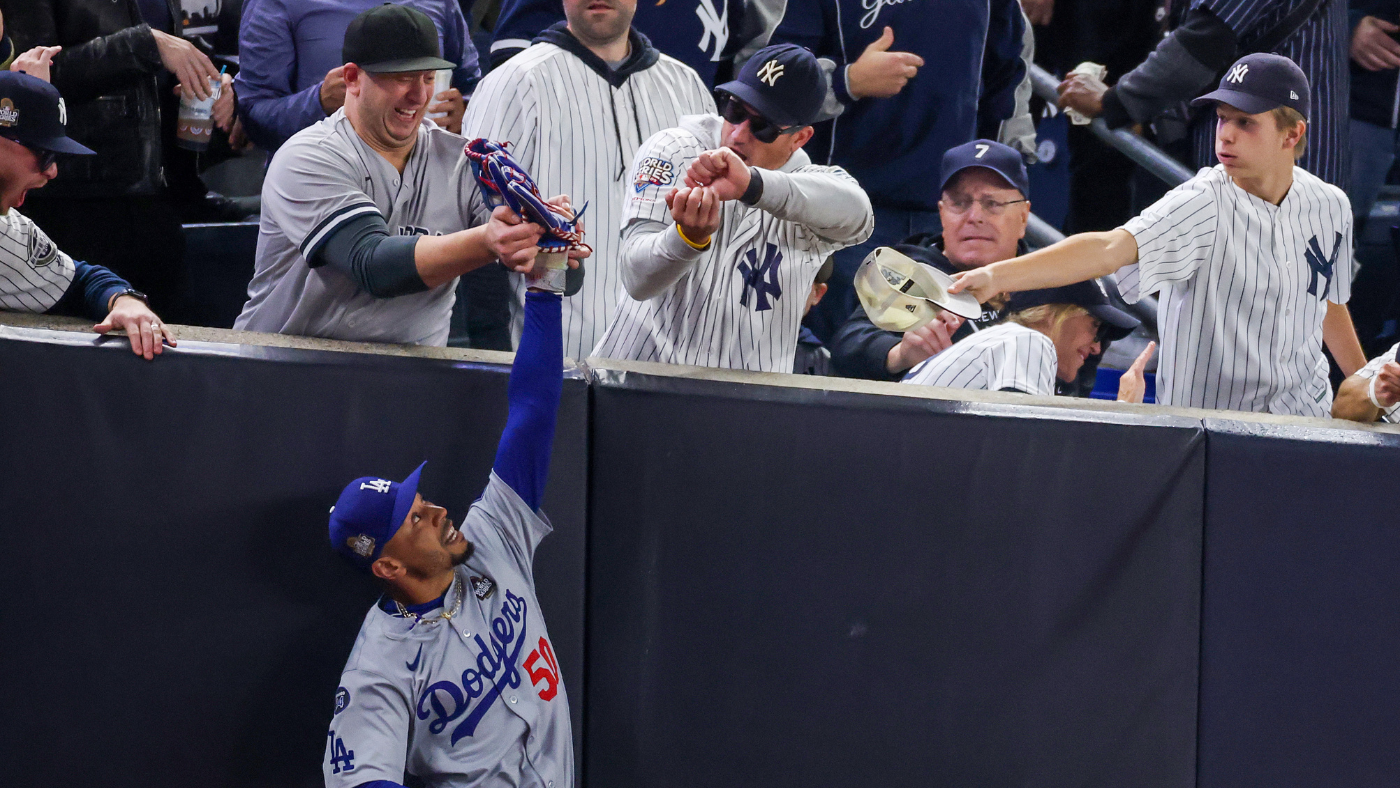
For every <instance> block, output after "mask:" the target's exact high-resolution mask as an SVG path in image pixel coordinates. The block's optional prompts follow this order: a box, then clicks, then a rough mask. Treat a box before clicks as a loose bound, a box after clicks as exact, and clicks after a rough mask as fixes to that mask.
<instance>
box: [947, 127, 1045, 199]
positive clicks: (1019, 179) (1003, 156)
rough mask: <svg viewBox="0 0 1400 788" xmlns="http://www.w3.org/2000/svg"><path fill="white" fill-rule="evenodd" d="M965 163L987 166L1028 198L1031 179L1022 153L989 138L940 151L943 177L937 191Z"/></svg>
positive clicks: (971, 165) (965, 167)
mask: <svg viewBox="0 0 1400 788" xmlns="http://www.w3.org/2000/svg"><path fill="white" fill-rule="evenodd" d="M968 167H986V168H987V169H989V170H991V171H992V172H995V173H996V174H997V175H1000V176H1001V177H1003V178H1005V179H1006V182H1007V183H1009V184H1010V185H1011V187H1012V188H1013V189H1016V190H1017V191H1019V192H1021V196H1022V197H1025V198H1028V199H1029V198H1030V196H1031V179H1030V176H1029V175H1027V174H1026V162H1025V160H1024V159H1022V158H1021V154H1020V153H1017V152H1016V149H1015V148H1012V147H1011V146H1009V145H1003V144H1001V143H1000V142H993V141H991V140H973V141H972V142H968V143H965V144H962V145H959V146H957V147H956V148H949V149H948V152H947V153H945V154H943V181H942V184H941V185H940V186H939V187H938V190H939V191H943V190H944V189H947V188H948V182H949V181H951V180H953V176H954V175H957V174H958V173H960V172H962V171H963V170H965V169H967V168H968Z"/></svg>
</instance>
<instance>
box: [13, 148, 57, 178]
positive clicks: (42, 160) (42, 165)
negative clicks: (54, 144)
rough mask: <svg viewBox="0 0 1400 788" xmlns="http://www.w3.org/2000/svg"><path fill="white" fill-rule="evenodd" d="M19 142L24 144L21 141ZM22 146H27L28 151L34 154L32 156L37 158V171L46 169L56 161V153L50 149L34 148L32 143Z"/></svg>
mask: <svg viewBox="0 0 1400 788" xmlns="http://www.w3.org/2000/svg"><path fill="white" fill-rule="evenodd" d="M20 144H21V145H24V143H22V142H21V143H20ZM24 147H26V148H28V149H29V152H30V153H32V154H34V158H35V159H38V160H39V172H45V171H47V170H48V169H49V168H50V167H52V166H53V165H54V162H56V161H58V154H57V153H54V152H53V151H51V150H44V149H43V148H36V147H34V146H33V145H24Z"/></svg>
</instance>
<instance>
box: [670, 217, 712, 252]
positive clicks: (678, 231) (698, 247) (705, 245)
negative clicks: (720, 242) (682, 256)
mask: <svg viewBox="0 0 1400 788" xmlns="http://www.w3.org/2000/svg"><path fill="white" fill-rule="evenodd" d="M676 235H679V236H680V237H681V240H682V241H685V245H686V246H689V247H690V248H691V249H694V250H695V251H697V252H703V251H705V250H706V249H709V248H710V244H712V243H714V241H715V239H714V238H708V239H706V240H705V243H703V244H698V243H695V242H694V241H692V240H690V239H689V238H686V237H685V230H682V229H681V226H680V224H679V223H677V224H676Z"/></svg>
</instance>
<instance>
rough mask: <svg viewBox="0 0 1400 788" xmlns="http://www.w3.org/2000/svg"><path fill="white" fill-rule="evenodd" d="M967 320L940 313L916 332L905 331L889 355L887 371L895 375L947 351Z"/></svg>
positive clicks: (951, 314) (886, 364)
mask: <svg viewBox="0 0 1400 788" xmlns="http://www.w3.org/2000/svg"><path fill="white" fill-rule="evenodd" d="M962 324H963V319H962V318H961V317H958V316H957V315H955V314H953V313H952V312H948V311H943V312H939V313H938V314H937V315H936V316H935V317H934V318H933V319H932V320H930V321H928V322H927V323H925V324H923V325H922V326H919V327H918V328H916V329H914V330H913V331H905V332H904V336H903V337H901V338H900V340H899V344H898V345H895V346H894V347H892V348H890V352H889V353H888V354H886V356H885V370H886V371H887V372H889V373H890V374H891V375H897V374H899V373H901V372H907V371H909V370H910V369H913V368H914V366H915V365H916V364H919V363H920V362H922V361H924V360H925V359H927V358H930V357H931V356H936V355H938V354H939V353H942V352H943V351H945V350H947V349H948V348H949V347H952V345H953V334H954V333H956V332H957V330H958V329H959V328H962Z"/></svg>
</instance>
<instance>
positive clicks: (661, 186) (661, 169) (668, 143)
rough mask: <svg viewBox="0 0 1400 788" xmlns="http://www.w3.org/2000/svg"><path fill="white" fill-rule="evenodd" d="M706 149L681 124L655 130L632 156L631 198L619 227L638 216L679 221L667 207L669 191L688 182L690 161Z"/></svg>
mask: <svg viewBox="0 0 1400 788" xmlns="http://www.w3.org/2000/svg"><path fill="white" fill-rule="evenodd" d="M704 152H705V150H704V145H703V144H702V143H701V142H700V140H699V138H698V137H696V136H695V135H694V134H691V133H690V132H688V131H685V130H683V129H678V128H677V129H667V130H665V131H662V132H658V133H656V134H653V135H652V136H651V137H650V138H648V139H647V141H646V142H644V143H642V147H640V148H638V149H637V155H636V156H634V157H632V171H631V173H630V174H629V175H628V178H627V183H628V186H627V187H626V188H627V202H626V203H625V205H624V206H623V211H622V227H621V228H619V229H622V230H626V229H627V226H628V225H629V224H631V223H632V222H634V221H638V220H645V221H653V222H662V223H664V224H667V225H672V224H675V223H676V222H675V220H674V219H672V218H671V209H670V208H668V207H666V195H667V194H669V193H670V192H671V190H672V189H675V188H678V187H680V186H684V185H685V172H686V170H687V169H689V168H690V163H691V162H693V161H695V159H696V158H698V157H699V156H700V154H701V153H704Z"/></svg>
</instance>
